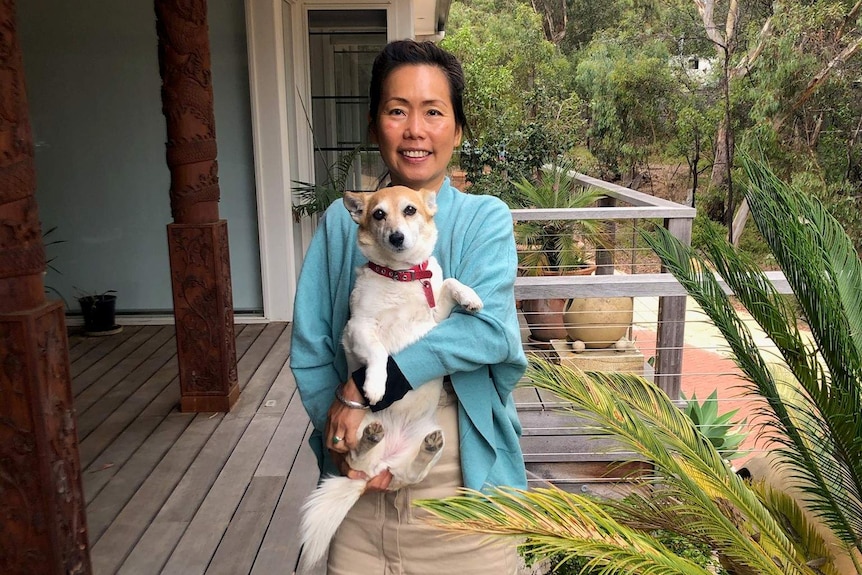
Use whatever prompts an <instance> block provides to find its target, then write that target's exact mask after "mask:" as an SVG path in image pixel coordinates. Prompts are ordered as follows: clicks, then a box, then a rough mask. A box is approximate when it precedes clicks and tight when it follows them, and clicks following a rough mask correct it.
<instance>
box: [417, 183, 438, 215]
mask: <svg viewBox="0 0 862 575" xmlns="http://www.w3.org/2000/svg"><path fill="white" fill-rule="evenodd" d="M420 192H422V199H424V200H425V207H426V208H427V209H428V213H429V214H431V215H432V216H433V215H434V214H436V213H437V192H435V191H432V190H426V189H422V190H420Z"/></svg>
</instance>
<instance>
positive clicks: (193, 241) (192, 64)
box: [155, 0, 239, 411]
mask: <svg viewBox="0 0 862 575" xmlns="http://www.w3.org/2000/svg"><path fill="white" fill-rule="evenodd" d="M155 8H156V19H157V22H156V26H157V29H158V35H159V71H160V73H161V76H162V111H163V112H164V114H165V118H166V120H167V132H168V141H167V162H168V167H169V168H170V171H171V190H170V193H171V214H172V216H173V218H174V222H173V223H171V224H168V248H169V252H170V260H171V283H172V285H173V295H174V317H175V319H176V330H177V349H178V355H179V364H180V387H181V393H182V399H181V406H180V407H181V409H182V410H183V411H228V410H230V407H231V406H232V405H233V404H234V402H235V401H236V400H237V398H238V397H239V386H238V384H237V373H236V342H235V340H234V329H233V296H232V292H231V282H230V257H229V250H228V239H227V222H226V221H224V220H220V219H219V212H218V201H219V185H218V163H217V162H216V135H215V114H214V112H213V90H212V80H211V71H210V47H209V27H208V25H207V3H206V0H155Z"/></svg>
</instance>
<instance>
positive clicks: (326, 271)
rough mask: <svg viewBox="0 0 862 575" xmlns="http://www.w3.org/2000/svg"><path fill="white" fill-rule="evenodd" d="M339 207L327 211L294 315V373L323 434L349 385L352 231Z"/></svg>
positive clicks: (305, 265) (310, 253)
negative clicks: (342, 387)
mask: <svg viewBox="0 0 862 575" xmlns="http://www.w3.org/2000/svg"><path fill="white" fill-rule="evenodd" d="M346 214H347V211H346V210H345V209H344V207H343V206H342V205H341V202H340V201H338V202H336V203H334V204H333V205H332V206H330V208H329V209H328V210H327V211H326V213H325V215H324V217H323V219H322V220H321V222H320V225H319V226H318V228H317V230H316V231H315V234H314V237H313V238H312V240H311V244H310V245H309V247H308V251H307V253H306V255H305V259H304V261H303V265H302V271H301V273H300V276H299V282H298V283H297V288H296V298H295V301H294V311H293V332H292V335H291V347H290V368H291V370H292V371H293V376H294V378H295V379H296V386H297V388H298V389H299V393H300V397H301V399H302V403H303V405H304V406H305V409H306V411H307V412H308V415H309V418H310V419H311V423H312V424H313V425H314V427H315V429H317V430H323V429H324V428H325V425H326V415H327V412H328V410H329V406H330V405H331V404H332V400H333V397H334V396H333V393H334V390H335V388H336V386H338V385H339V384H340V383H341V382H343V381H346V379H347V365H346V361H345V359H344V352H343V350H342V349H341V342H340V337H341V332H342V330H343V329H344V324H345V323H346V321H347V317H348V314H349V311H348V306H349V299H348V298H349V288H350V284H351V283H352V279H351V274H352V273H353V272H352V267H353V264H352V259H351V257H350V256H349V254H351V253H352V249H351V248H352V245H351V242H353V240H352V238H351V237H350V236H351V234H350V233H349V230H350V229H351V227H352V224H353V222H352V221H350V222H349V223H350V224H351V227H348V226H347V225H346V223H345V220H346V219H347V218H346V217H344V216H345V215H346Z"/></svg>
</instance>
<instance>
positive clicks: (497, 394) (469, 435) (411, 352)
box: [290, 178, 527, 489]
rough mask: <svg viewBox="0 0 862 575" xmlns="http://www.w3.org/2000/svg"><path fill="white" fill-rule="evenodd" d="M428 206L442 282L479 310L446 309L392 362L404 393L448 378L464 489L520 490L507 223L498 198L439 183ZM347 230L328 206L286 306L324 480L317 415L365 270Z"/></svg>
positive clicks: (339, 210) (328, 468) (518, 359)
mask: <svg viewBox="0 0 862 575" xmlns="http://www.w3.org/2000/svg"><path fill="white" fill-rule="evenodd" d="M437 206H438V211H437V215H436V217H435V221H436V223H437V228H438V230H439V238H438V240H437V246H436V249H435V251H434V255H435V256H436V258H437V260H438V261H439V262H440V265H441V267H442V268H443V275H444V277H454V278H457V279H459V280H460V281H461V282H463V283H464V284H466V285H468V286H470V287H472V288H473V289H474V290H476V293H478V294H479V296H480V297H481V298H482V300H483V302H484V304H485V307H484V309H483V310H482V311H480V312H479V313H477V314H475V315H471V314H468V313H466V312H463V311H462V310H461V309H456V310H455V312H453V314H452V316H451V317H450V318H449V319H447V320H445V321H443V322H442V323H440V324H439V325H437V326H436V327H435V328H434V329H433V330H431V331H430V332H429V333H428V334H426V335H425V337H423V338H422V339H421V340H419V341H417V342H416V343H414V344H412V345H410V346H408V347H407V348H405V349H403V350H402V351H401V352H399V353H398V354H396V355H395V356H394V357H393V359H394V360H395V362H396V363H397V364H398V367H399V369H400V370H401V371H402V373H403V374H404V376H405V377H406V378H407V380H408V381H409V383H410V385H411V386H413V387H414V388H415V387H417V386H419V385H422V383H423V382H426V381H429V380H432V379H435V378H439V377H443V376H444V375H447V374H449V375H451V379H452V385H453V387H454V389H455V394H456V395H457V397H458V405H459V407H458V424H459V433H460V441H461V467H462V475H463V479H464V485H465V486H466V487H469V488H471V489H482V488H484V487H487V486H497V485H509V486H514V487H520V488H526V485H527V480H526V473H525V471H524V459H523V455H522V453H521V447H520V443H519V437H520V434H521V425H520V423H519V421H518V416H517V413H516V411H515V402H514V400H513V398H512V390H513V389H514V387H515V384H516V383H517V382H518V380H519V379H520V378H521V376H522V375H523V374H524V370H525V369H526V365H527V361H526V358H525V356H524V352H523V348H522V346H521V337H520V330H519V327H518V320H517V316H516V311H515V300H514V283H515V272H516V268H517V256H516V253H515V242H514V238H513V235H512V217H511V214H510V212H509V209H508V207H507V206H506V205H505V204H504V203H503V202H502V201H500V200H499V199H498V198H495V197H492V196H479V195H471V194H464V193H462V192H460V191H458V190H457V189H455V188H453V187H452V186H451V185H450V184H449V179H448V178H447V179H446V180H445V181H444V182H443V185H442V187H441V188H440V191H439V192H438V195H437ZM356 230H357V226H356V223H355V222H353V220H352V219H351V218H350V215H349V214H348V212H347V210H346V209H345V208H344V205H343V204H342V202H341V200H338V201H336V202H335V203H334V204H333V205H332V206H330V207H329V209H328V210H327V211H326V213H325V214H324V216H323V218H322V220H321V222H320V225H319V227H318V229H317V231H316V232H315V234H314V238H313V239H312V241H311V245H310V246H309V248H308V253H307V254H306V256H305V261H304V263H303V266H302V273H301V274H300V278H299V284H298V286H297V292H296V301H295V304H294V315H293V334H292V340H291V353H290V367H291V369H292V370H293V375H294V377H295V379H296V384H297V387H298V388H299V392H300V396H301V398H302V402H303V404H304V406H305V409H306V411H307V412H308V414H309V417H310V418H311V422H312V424H313V426H314V431H313V433H312V435H311V439H310V441H309V443H310V444H311V447H312V449H313V450H314V452H315V454H316V455H317V458H318V463H319V465H320V468H321V472H322V473H325V474H336V473H337V471H336V469H335V467H334V465H333V464H332V461H331V460H330V458H329V456H328V452H327V451H326V450H325V449H324V448H323V440H322V432H323V430H324V429H325V425H326V414H327V411H328V409H329V406H330V404H331V403H332V400H333V397H334V391H335V387H336V386H337V385H339V384H340V383H342V382H344V381H347V378H348V373H347V362H346V360H345V357H344V350H343V349H342V347H341V343H340V342H341V332H342V330H343V329H344V325H345V324H346V323H347V320H348V317H349V309H348V298H349V295H350V290H351V288H352V287H353V282H354V279H355V270H356V268H357V267H358V266H361V265H365V264H366V263H367V260H366V259H365V257H364V256H363V255H362V254H361V253H360V252H359V250H358V248H357V245H356Z"/></svg>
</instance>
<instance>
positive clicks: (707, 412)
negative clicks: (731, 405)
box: [681, 389, 748, 460]
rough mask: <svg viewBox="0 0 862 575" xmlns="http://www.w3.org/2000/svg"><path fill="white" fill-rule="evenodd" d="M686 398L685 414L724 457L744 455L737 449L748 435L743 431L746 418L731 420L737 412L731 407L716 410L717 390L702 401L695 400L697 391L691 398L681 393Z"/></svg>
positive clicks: (732, 457)
mask: <svg viewBox="0 0 862 575" xmlns="http://www.w3.org/2000/svg"><path fill="white" fill-rule="evenodd" d="M681 395H682V399H683V400H686V406H685V414H686V415H687V416H689V417H690V418H691V420H692V421H693V422H694V424H695V425H696V426H697V428H698V429H699V430H700V432H701V433H702V434H703V435H704V437H706V438H707V439H708V440H709V442H710V443H712V445H713V447H715V448H716V449H717V450H718V452H719V453H720V454H721V456H722V457H724V458H725V459H728V460H730V459H736V458H738V457H741V456H742V455H744V453H741V452H740V451H739V447H740V446H741V445H742V442H743V441H745V440H746V438H747V437H748V433H747V432H745V424H746V423H747V422H748V420H747V419H743V420H742V421H739V422H737V421H733V418H734V416H736V414H737V413H738V412H739V410H738V409H732V410H730V411H727V412H725V413H719V412H718V390H717V389H714V390H712V393H710V394H709V397H707V398H706V399H705V400H703V403H700V402H699V401H698V400H697V393H692V395H691V398H687V397H686V396H685V394H684V393H683V394H681Z"/></svg>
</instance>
